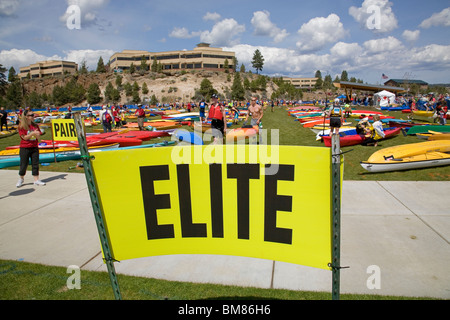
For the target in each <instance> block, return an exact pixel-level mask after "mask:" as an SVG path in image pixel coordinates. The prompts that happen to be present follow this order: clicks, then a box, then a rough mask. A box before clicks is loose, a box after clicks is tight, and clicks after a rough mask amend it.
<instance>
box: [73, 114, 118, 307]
mask: <svg viewBox="0 0 450 320" xmlns="http://www.w3.org/2000/svg"><path fill="white" fill-rule="evenodd" d="M74 119H75V126H76V129H77V136H78V144H79V146H80V151H81V157H82V160H83V165H84V172H85V175H86V180H87V184H88V189H89V195H90V197H91V203H92V209H93V210H94V215H95V222H96V223H97V229H98V234H99V236H100V242H101V245H102V249H103V254H104V255H105V263H106V267H107V268H108V273H109V278H110V280H111V285H112V288H113V291H114V296H115V298H116V300H122V295H121V293H120V288H119V282H118V280H117V274H116V270H115V268H114V259H113V258H112V255H111V250H110V244H109V241H108V237H107V234H106V228H105V224H104V220H103V214H102V210H101V207H100V202H99V199H98V193H97V187H96V185H95V180H94V174H93V171H92V167H91V157H90V155H89V151H88V147H87V143H86V134H85V132H84V123H83V120H82V119H81V113H79V112H77V113H75V114H74Z"/></svg>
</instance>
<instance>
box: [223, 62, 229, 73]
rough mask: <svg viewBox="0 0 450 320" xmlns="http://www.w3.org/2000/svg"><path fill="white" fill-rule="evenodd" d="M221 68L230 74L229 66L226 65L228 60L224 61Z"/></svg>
mask: <svg viewBox="0 0 450 320" xmlns="http://www.w3.org/2000/svg"><path fill="white" fill-rule="evenodd" d="M223 68H224V69H225V73H228V72H230V65H229V64H228V59H225V62H224V63H223Z"/></svg>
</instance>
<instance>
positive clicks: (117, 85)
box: [116, 74, 122, 90]
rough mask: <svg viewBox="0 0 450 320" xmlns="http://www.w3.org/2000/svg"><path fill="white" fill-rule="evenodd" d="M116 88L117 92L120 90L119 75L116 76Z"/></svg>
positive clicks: (120, 79)
mask: <svg viewBox="0 0 450 320" xmlns="http://www.w3.org/2000/svg"><path fill="white" fill-rule="evenodd" d="M116 87H117V89H119V90H120V89H121V88H122V76H121V75H120V74H118V75H117V76H116Z"/></svg>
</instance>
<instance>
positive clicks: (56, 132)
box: [52, 119, 78, 141]
mask: <svg viewBox="0 0 450 320" xmlns="http://www.w3.org/2000/svg"><path fill="white" fill-rule="evenodd" d="M52 132H53V140H54V141H77V139H78V138H77V130H76V127H75V121H74V120H73V119H55V120H52Z"/></svg>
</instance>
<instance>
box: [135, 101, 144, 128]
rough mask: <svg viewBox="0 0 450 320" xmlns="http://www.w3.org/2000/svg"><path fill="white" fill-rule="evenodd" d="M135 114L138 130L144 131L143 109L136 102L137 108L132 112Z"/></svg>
mask: <svg viewBox="0 0 450 320" xmlns="http://www.w3.org/2000/svg"><path fill="white" fill-rule="evenodd" d="M134 114H135V115H136V116H137V123H138V126H139V130H140V131H144V130H145V128H144V121H145V111H144V109H142V105H141V104H138V108H137V110H136V112H135V113H134Z"/></svg>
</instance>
